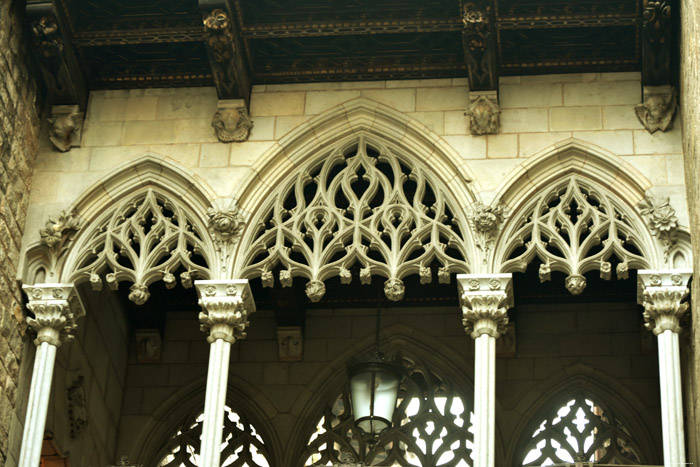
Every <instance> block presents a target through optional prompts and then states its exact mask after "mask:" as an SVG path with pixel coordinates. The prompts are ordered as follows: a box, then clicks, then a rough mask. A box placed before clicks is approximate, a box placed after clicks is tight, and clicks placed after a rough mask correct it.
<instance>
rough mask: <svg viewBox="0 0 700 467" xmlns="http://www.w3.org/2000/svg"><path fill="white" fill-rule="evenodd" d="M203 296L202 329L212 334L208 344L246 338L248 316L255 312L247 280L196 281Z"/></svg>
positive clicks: (200, 314)
mask: <svg viewBox="0 0 700 467" xmlns="http://www.w3.org/2000/svg"><path fill="white" fill-rule="evenodd" d="M195 288H196V289H197V293H198V294H199V297H200V298H199V306H201V307H202V310H203V311H202V312H201V313H199V322H200V324H201V326H200V328H201V330H202V331H204V332H208V333H209V337H207V341H208V342H209V343H213V342H214V341H215V340H217V339H223V340H224V341H226V342H229V343H231V344H233V343H234V342H236V340H238V339H244V338H245V336H246V333H245V329H246V327H247V326H248V324H249V323H248V314H250V313H253V312H255V303H254V302H253V298H252V295H251V293H250V287H249V285H248V281H247V280H230V281H210V280H207V281H196V282H195Z"/></svg>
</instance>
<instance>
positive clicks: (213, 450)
mask: <svg viewBox="0 0 700 467" xmlns="http://www.w3.org/2000/svg"><path fill="white" fill-rule="evenodd" d="M230 357H231V343H230V342H226V341H225V340H223V339H216V340H215V341H214V342H212V343H211V346H210V349H209V370H208V372H207V392H206V400H205V401H204V424H203V425H202V447H201V454H200V463H201V465H202V467H219V466H220V465H221V442H222V436H223V431H224V410H225V409H224V408H225V406H226V386H227V383H228V370H229V362H230Z"/></svg>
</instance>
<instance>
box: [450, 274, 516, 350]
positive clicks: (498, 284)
mask: <svg viewBox="0 0 700 467" xmlns="http://www.w3.org/2000/svg"><path fill="white" fill-rule="evenodd" d="M512 281H513V279H512V274H491V275H475V274H459V275H458V276H457V282H458V286H459V294H460V304H461V306H462V317H463V319H462V324H463V325H464V329H465V331H466V332H467V333H468V334H470V335H471V337H472V338H474V339H476V338H477V337H479V336H481V335H482V334H488V335H490V336H492V337H494V338H498V337H499V336H500V335H501V334H503V333H505V330H506V325H507V324H508V308H510V307H511V306H512V297H513V288H512V287H513V286H512V284H513V282H512Z"/></svg>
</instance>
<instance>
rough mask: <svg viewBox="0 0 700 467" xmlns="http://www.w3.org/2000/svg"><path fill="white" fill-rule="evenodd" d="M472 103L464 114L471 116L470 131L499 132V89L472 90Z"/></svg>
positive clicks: (470, 94)
mask: <svg viewBox="0 0 700 467" xmlns="http://www.w3.org/2000/svg"><path fill="white" fill-rule="evenodd" d="M469 100H470V104H469V107H468V108H467V111H466V112H465V114H464V115H467V116H468V117H469V131H471V133H472V134H473V135H489V134H495V133H498V129H499V126H500V114H501V109H500V108H499V107H498V91H483V92H470V93H469Z"/></svg>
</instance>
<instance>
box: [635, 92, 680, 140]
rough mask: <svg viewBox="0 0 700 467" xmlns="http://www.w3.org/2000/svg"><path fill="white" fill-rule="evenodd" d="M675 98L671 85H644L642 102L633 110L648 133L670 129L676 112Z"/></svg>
mask: <svg viewBox="0 0 700 467" xmlns="http://www.w3.org/2000/svg"><path fill="white" fill-rule="evenodd" d="M676 107H677V98H676V90H675V88H674V87H673V86H644V102H643V103H641V104H638V105H637V106H636V107H635V108H634V111H635V113H636V114H637V118H638V119H639V121H640V122H642V125H644V128H646V129H647V131H648V132H649V133H654V132H655V131H656V130H661V131H666V130H670V129H671V128H672V127H673V125H672V123H673V116H674V115H675V113H676Z"/></svg>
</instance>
